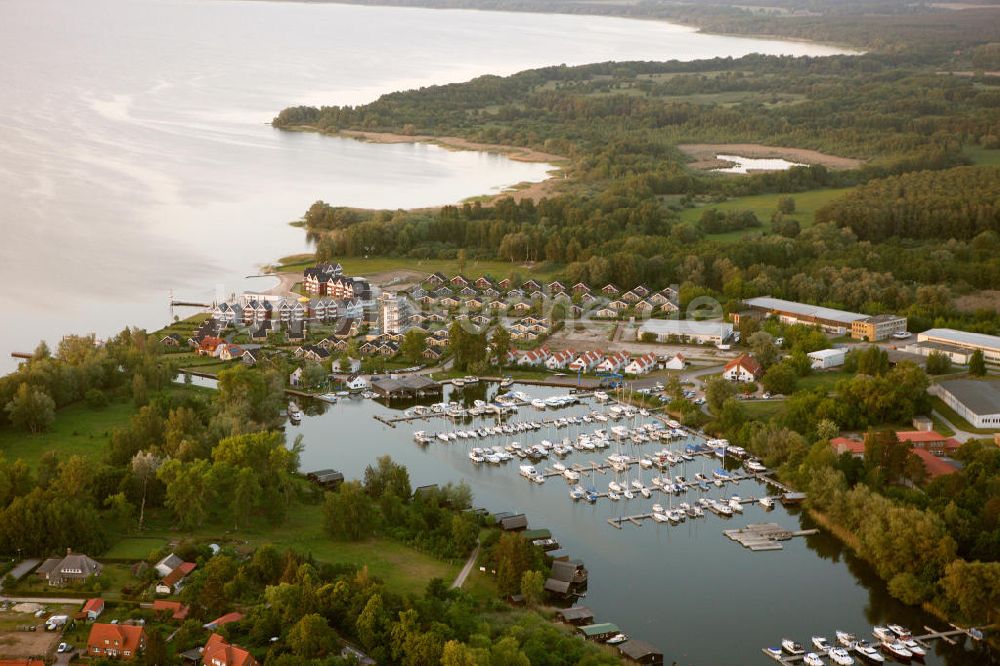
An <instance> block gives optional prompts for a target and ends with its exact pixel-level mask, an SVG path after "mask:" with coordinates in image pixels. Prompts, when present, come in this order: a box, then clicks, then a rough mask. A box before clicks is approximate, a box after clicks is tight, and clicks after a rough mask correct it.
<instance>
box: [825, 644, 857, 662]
mask: <svg viewBox="0 0 1000 666" xmlns="http://www.w3.org/2000/svg"><path fill="white" fill-rule="evenodd" d="M827 655H829V657H830V659H831V660H832V661H833V663H835V664H837V666H851V664H853V663H854V657H852V656H851V655H850V654H848V653H847V650H845V649H844V648H842V647H832V648H830V649H829V650H828V651H827Z"/></svg>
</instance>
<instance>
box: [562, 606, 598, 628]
mask: <svg viewBox="0 0 1000 666" xmlns="http://www.w3.org/2000/svg"><path fill="white" fill-rule="evenodd" d="M556 615H558V616H559V618H560V619H561V620H562V621H563V622H566V623H567V624H576V625H584V624H592V623H593V622H594V611H592V610H590V609H589V608H587V607H586V606H570V607H569V608H563V609H562V610H559V611H556Z"/></svg>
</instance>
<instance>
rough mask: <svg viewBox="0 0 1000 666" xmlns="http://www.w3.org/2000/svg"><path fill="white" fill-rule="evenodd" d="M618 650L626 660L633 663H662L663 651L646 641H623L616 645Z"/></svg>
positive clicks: (658, 664)
mask: <svg viewBox="0 0 1000 666" xmlns="http://www.w3.org/2000/svg"><path fill="white" fill-rule="evenodd" d="M618 652H620V653H621V655H622V657H623V658H625V659H626V660H628V661H630V662H632V663H635V664H653V665H654V666H660V665H661V664H663V653H662V652H660V651H659V650H658V649H657V648H655V647H654V646H652V645H650V644H649V643H647V642H646V641H634V640H633V641H625V642H624V643H622V644H621V645H619V646H618Z"/></svg>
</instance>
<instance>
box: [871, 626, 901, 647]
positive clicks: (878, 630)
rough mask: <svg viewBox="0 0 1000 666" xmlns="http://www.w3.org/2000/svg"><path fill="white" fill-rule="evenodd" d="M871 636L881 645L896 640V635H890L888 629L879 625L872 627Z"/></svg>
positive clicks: (890, 631) (890, 632)
mask: <svg viewBox="0 0 1000 666" xmlns="http://www.w3.org/2000/svg"><path fill="white" fill-rule="evenodd" d="M872 636H874V637H875V638H877V639H879V641H880V642H883V643H884V642H886V641H890V642H891V641H895V640H896V634H894V633H892V630H891V629H889V627H883V626H880V625H876V626H874V627H872Z"/></svg>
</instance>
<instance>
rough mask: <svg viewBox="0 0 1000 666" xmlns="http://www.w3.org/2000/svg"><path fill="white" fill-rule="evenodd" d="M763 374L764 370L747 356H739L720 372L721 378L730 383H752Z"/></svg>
mask: <svg viewBox="0 0 1000 666" xmlns="http://www.w3.org/2000/svg"><path fill="white" fill-rule="evenodd" d="M763 373H764V368H762V367H761V365H760V363H759V362H758V361H757V359H755V358H754V357H753V356H750V355H749V354H740V355H739V356H737V357H736V358H734V359H733V360H732V361H730V362H729V363H726V367H725V368H724V369H723V370H722V376H723V377H725V378H726V379H728V380H729V381H731V382H754V381H757V378H758V377H760V376H761V375H762V374H763Z"/></svg>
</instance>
